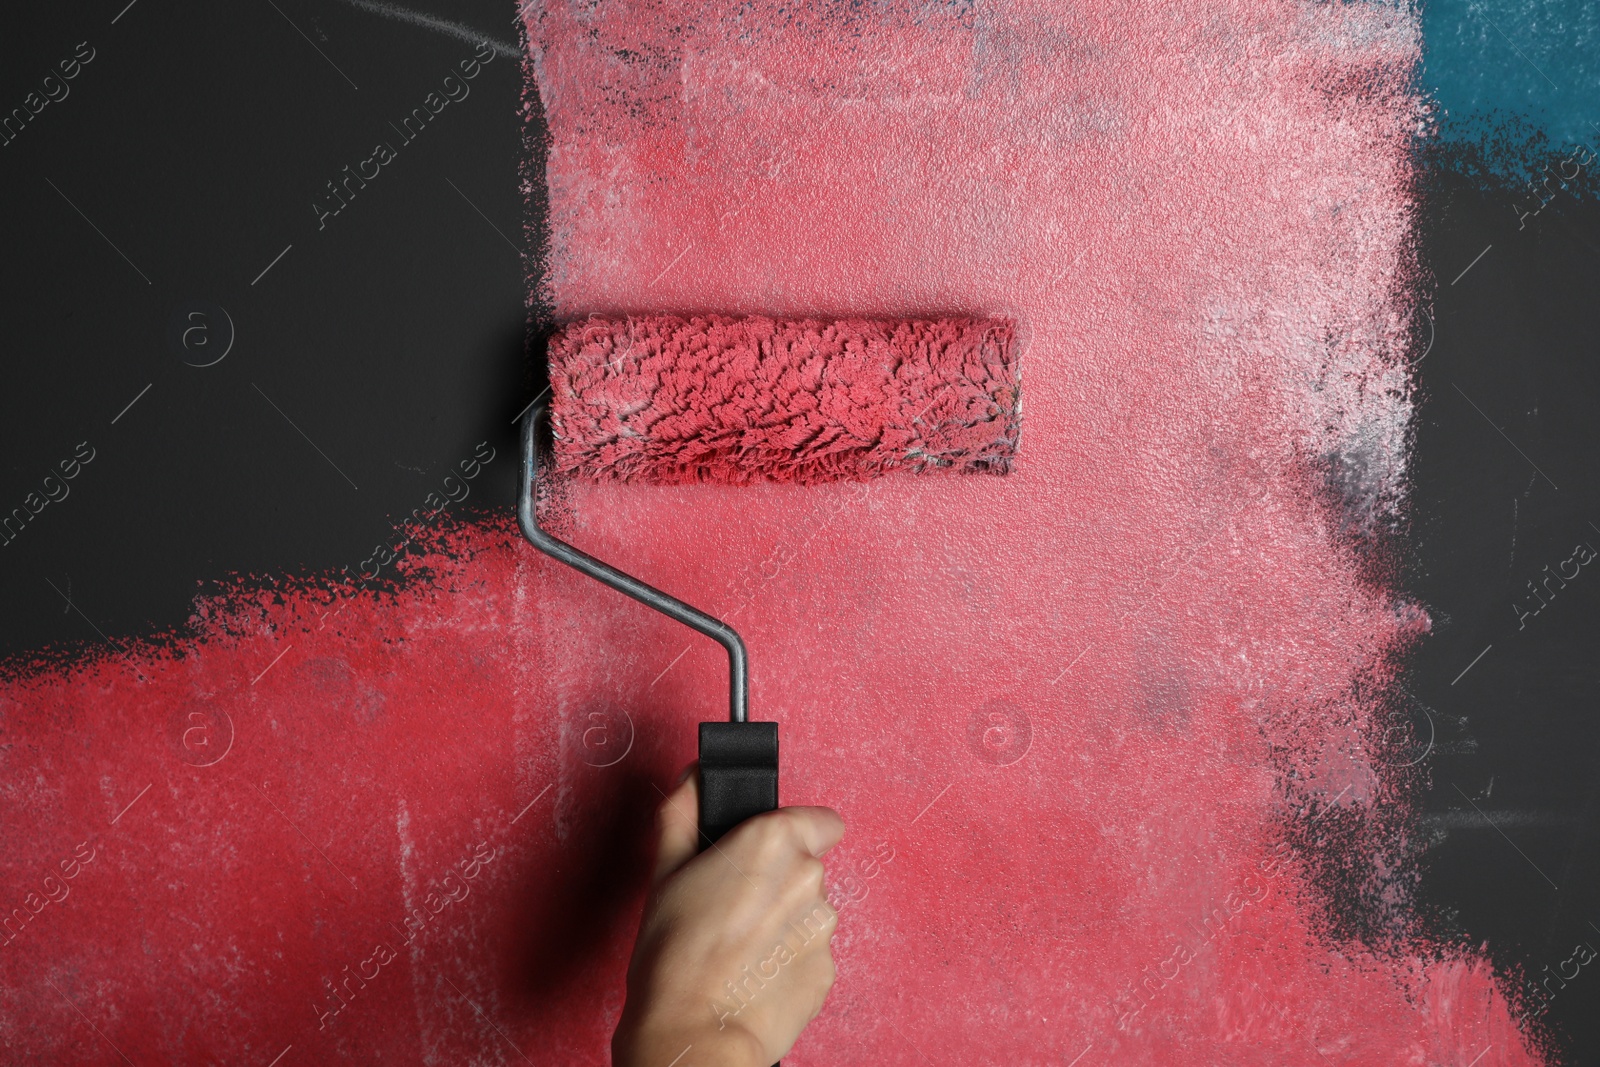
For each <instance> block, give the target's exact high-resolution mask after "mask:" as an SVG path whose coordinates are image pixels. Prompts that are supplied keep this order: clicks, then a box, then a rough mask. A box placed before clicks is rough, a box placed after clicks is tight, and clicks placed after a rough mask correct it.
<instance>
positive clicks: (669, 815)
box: [650, 763, 700, 887]
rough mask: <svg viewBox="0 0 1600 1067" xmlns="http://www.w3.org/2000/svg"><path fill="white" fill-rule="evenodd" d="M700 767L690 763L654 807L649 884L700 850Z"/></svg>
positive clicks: (656, 881)
mask: <svg viewBox="0 0 1600 1067" xmlns="http://www.w3.org/2000/svg"><path fill="white" fill-rule="evenodd" d="M699 769H700V765H699V763H691V764H689V766H688V767H687V768H685V770H684V772H683V777H682V778H680V779H679V781H678V786H677V788H676V789H674V790H673V791H672V792H671V793H670V794H669V795H667V796H666V797H665V799H663V800H662V802H661V806H660V807H659V808H658V809H657V810H656V864H655V870H654V871H653V872H652V873H651V875H650V885H651V886H652V887H654V886H658V885H660V884H661V883H662V882H664V881H666V880H667V878H669V877H670V876H671V875H672V874H673V873H674V872H675V871H677V870H678V868H680V867H682V866H683V865H684V864H685V863H688V862H689V861H690V860H692V859H694V857H695V855H696V854H697V853H698V852H699V851H700V847H699V846H700V775H699V774H698V773H697V772H698V771H699Z"/></svg>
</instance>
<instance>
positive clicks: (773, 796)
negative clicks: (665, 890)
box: [700, 722, 778, 852]
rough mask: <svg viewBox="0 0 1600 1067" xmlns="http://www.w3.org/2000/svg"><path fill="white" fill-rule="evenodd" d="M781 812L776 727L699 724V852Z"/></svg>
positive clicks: (764, 723)
mask: <svg viewBox="0 0 1600 1067" xmlns="http://www.w3.org/2000/svg"><path fill="white" fill-rule="evenodd" d="M777 806H778V724H777V723H775V722H703V723H701V724H700V851H702V852H704V851H705V850H706V849H707V848H709V847H711V846H712V845H713V844H715V843H716V842H717V841H719V840H721V838H722V835H723V834H725V833H727V832H728V831H729V830H732V829H733V828H734V827H735V826H738V825H739V824H740V823H742V822H744V821H745V820H746V819H748V818H750V816H752V815H760V814H761V813H762V812H764V811H773V810H774V809H776V808H777Z"/></svg>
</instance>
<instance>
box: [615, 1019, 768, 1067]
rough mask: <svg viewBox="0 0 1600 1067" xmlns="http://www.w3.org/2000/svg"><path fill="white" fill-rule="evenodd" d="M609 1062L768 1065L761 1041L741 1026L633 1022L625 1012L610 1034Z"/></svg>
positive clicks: (676, 1066) (646, 1066) (682, 1066)
mask: <svg viewBox="0 0 1600 1067" xmlns="http://www.w3.org/2000/svg"><path fill="white" fill-rule="evenodd" d="M686 1053H687V1055H686ZM611 1062H612V1065H613V1067H689V1065H690V1064H692V1065H693V1067H770V1061H769V1060H767V1059H765V1053H764V1051H763V1049H762V1047H761V1042H760V1041H758V1040H756V1036H755V1035H754V1034H752V1033H751V1032H750V1031H748V1030H746V1029H745V1028H744V1027H742V1026H725V1027H722V1028H718V1027H715V1026H710V1025H706V1026H684V1025H682V1024H681V1023H679V1024H676V1025H675V1024H673V1023H671V1022H656V1021H649V1020H647V1021H643V1022H639V1023H632V1022H630V1020H629V1019H628V1018H627V1014H626V1012H624V1014H623V1020H622V1023H621V1024H620V1025H619V1026H618V1027H617V1032H616V1033H615V1034H613V1035H612V1038H611Z"/></svg>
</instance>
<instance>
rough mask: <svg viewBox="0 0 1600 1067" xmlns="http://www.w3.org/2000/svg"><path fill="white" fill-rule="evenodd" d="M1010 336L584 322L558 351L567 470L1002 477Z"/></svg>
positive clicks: (969, 325) (588, 473) (947, 326)
mask: <svg viewBox="0 0 1600 1067" xmlns="http://www.w3.org/2000/svg"><path fill="white" fill-rule="evenodd" d="M1013 334H1014V330H1013V329H1012V325H1011V323H1009V322H1004V321H1001V320H995V319H931V320H930V319H923V320H918V319H906V320H883V321H872V320H866V319H842V320H832V321H828V322H823V321H820V320H800V321H777V320H774V319H770V318H767V317H765V316H760V315H756V316H749V317H739V318H730V317H728V316H724V315H707V316H698V315H697V316H693V317H690V318H680V317H678V316H675V315H641V316H632V317H629V318H626V319H600V318H598V317H590V318H586V319H582V320H580V321H578V322H574V323H570V324H568V325H567V326H566V327H565V328H564V329H562V330H561V331H560V332H559V333H558V334H557V335H556V336H555V338H554V339H552V341H551V342H550V349H549V353H550V381H551V395H550V426H551V429H552V432H553V433H554V435H555V456H556V467H557V469H558V470H560V471H563V472H566V473H572V474H578V475H581V476H584V477H592V478H602V479H605V478H616V479H620V480H622V481H627V482H635V483H651V484H658V485H668V484H670V485H683V484H688V483H693V482H723V483H726V484H733V485H745V484H749V483H750V482H751V481H753V480H757V479H766V480H771V481H777V482H800V483H812V482H821V481H839V480H842V479H853V480H856V481H865V480H868V479H871V478H875V477H881V476H882V475H884V474H888V473H892V472H897V471H914V472H921V471H931V470H941V469H943V470H952V471H961V472H977V471H983V472H988V473H995V474H1004V473H1005V472H1006V471H1007V470H1009V469H1010V468H1011V460H1012V457H1013V456H1014V455H1015V454H1016V449H1017V431H1018V429H1019V426H1018V414H1019V411H1018V406H1019V402H1020V400H1021V397H1020V396H1019V394H1018V390H1017V377H1016V360H1015V356H1014V346H1013Z"/></svg>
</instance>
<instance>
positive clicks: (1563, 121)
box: [1420, 0, 1600, 183]
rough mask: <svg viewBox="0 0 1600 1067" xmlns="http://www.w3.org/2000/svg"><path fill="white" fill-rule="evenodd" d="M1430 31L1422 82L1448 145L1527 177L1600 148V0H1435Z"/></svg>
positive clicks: (1506, 173) (1429, 11)
mask: <svg viewBox="0 0 1600 1067" xmlns="http://www.w3.org/2000/svg"><path fill="white" fill-rule="evenodd" d="M1422 31H1423V41H1424V44H1423V63H1422V74H1421V79H1420V81H1421V87H1422V88H1423V89H1424V90H1425V91H1427V92H1429V93H1430V94H1432V95H1433V97H1434V98H1435V99H1436V100H1437V101H1438V104H1439V137H1440V140H1441V142H1443V143H1442V146H1441V147H1443V148H1445V149H1446V150H1447V151H1448V150H1451V149H1455V148H1468V147H1473V148H1476V149H1478V150H1479V151H1478V152H1477V153H1475V154H1478V155H1479V159H1480V162H1481V164H1482V165H1483V166H1484V167H1485V169H1486V171H1488V172H1490V173H1492V174H1493V176H1494V177H1498V178H1499V179H1500V180H1503V181H1504V180H1509V181H1515V182H1519V183H1520V182H1521V181H1524V180H1527V179H1528V178H1530V177H1532V176H1533V175H1534V174H1535V173H1538V172H1540V171H1541V169H1542V168H1543V167H1544V166H1545V165H1546V164H1552V165H1553V163H1554V161H1555V160H1557V159H1559V158H1561V157H1565V156H1568V155H1570V154H1571V151H1572V149H1573V148H1574V147H1576V146H1579V145H1587V146H1591V147H1592V146H1597V145H1600V3H1596V2H1595V0H1431V2H1428V3H1425V4H1424V5H1423V7H1422ZM1488 176H1490V175H1489V174H1485V177H1488Z"/></svg>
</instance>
